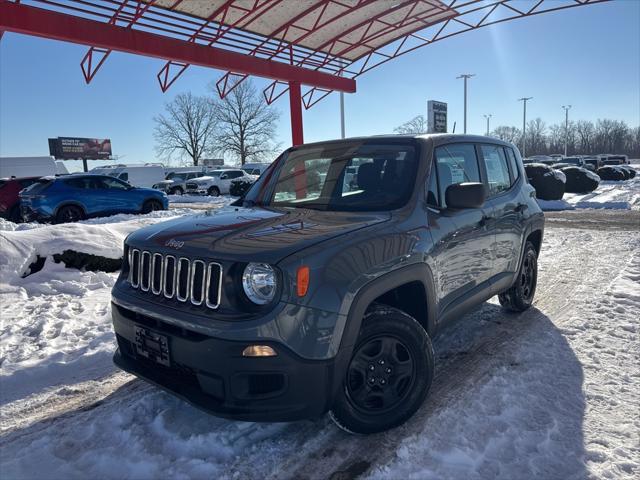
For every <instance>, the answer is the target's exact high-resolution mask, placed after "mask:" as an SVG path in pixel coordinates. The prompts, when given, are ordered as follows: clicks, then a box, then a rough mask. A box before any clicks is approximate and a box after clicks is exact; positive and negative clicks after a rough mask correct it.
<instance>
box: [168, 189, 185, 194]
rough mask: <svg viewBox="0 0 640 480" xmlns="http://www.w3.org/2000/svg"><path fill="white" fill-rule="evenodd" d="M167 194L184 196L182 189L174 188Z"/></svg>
mask: <svg viewBox="0 0 640 480" xmlns="http://www.w3.org/2000/svg"><path fill="white" fill-rule="evenodd" d="M169 194H170V195H184V192H183V191H182V187H176V188H174V189H172V190H171V192H170V193H169Z"/></svg>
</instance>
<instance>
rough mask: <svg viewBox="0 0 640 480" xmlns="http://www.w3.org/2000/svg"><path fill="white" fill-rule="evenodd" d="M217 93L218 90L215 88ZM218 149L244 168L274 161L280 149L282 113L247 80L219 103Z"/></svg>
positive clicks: (216, 107) (216, 110)
mask: <svg viewBox="0 0 640 480" xmlns="http://www.w3.org/2000/svg"><path fill="white" fill-rule="evenodd" d="M212 90H213V91H214V92H215V87H214V86H212ZM215 112H216V119H217V121H218V130H217V134H216V144H217V149H218V150H219V151H220V152H222V153H224V154H230V155H231V156H232V157H233V158H234V159H235V160H239V161H240V164H241V165H244V164H245V163H247V162H249V161H260V160H267V159H270V157H271V156H272V155H274V154H275V153H276V151H277V150H278V149H279V148H280V146H279V144H277V143H275V142H274V137H275V133H276V126H277V123H278V118H279V113H278V111H277V110H275V109H274V108H272V107H270V106H268V105H267V104H266V102H265V101H264V99H263V98H262V97H261V96H260V95H259V94H258V93H257V92H256V89H255V87H254V86H253V84H252V83H251V81H250V80H246V81H244V82H242V83H241V84H240V85H238V86H237V87H236V88H235V89H233V90H232V91H231V93H229V94H228V95H227V96H226V97H225V98H224V99H222V100H216V101H215Z"/></svg>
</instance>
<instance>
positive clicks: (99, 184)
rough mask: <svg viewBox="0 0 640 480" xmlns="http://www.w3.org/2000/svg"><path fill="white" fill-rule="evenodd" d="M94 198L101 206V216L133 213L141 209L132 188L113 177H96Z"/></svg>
mask: <svg viewBox="0 0 640 480" xmlns="http://www.w3.org/2000/svg"><path fill="white" fill-rule="evenodd" d="M95 189H96V196H97V197H98V198H99V199H100V201H101V204H102V209H101V212H100V213H101V214H110V213H133V212H137V211H139V210H140V209H141V205H139V203H140V202H139V200H138V199H137V198H136V197H137V196H136V195H135V194H134V193H133V190H134V189H133V188H132V187H131V185H129V184H128V183H125V182H123V181H121V180H118V179H117V178H113V177H96V179H95Z"/></svg>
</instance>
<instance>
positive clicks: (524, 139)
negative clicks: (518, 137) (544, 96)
mask: <svg viewBox="0 0 640 480" xmlns="http://www.w3.org/2000/svg"><path fill="white" fill-rule="evenodd" d="M532 98H533V97H522V98H519V99H518V101H519V102H524V103H523V105H524V108H523V112H522V158H525V157H526V144H527V136H526V133H527V101H529V100H531V99H532Z"/></svg>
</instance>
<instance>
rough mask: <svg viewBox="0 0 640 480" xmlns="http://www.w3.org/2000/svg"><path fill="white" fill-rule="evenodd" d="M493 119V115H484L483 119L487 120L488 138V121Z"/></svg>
mask: <svg viewBox="0 0 640 480" xmlns="http://www.w3.org/2000/svg"><path fill="white" fill-rule="evenodd" d="M491 117H493V115H491V114H489V115H485V116H484V118H486V119H487V137H488V136H489V119H490V118H491Z"/></svg>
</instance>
